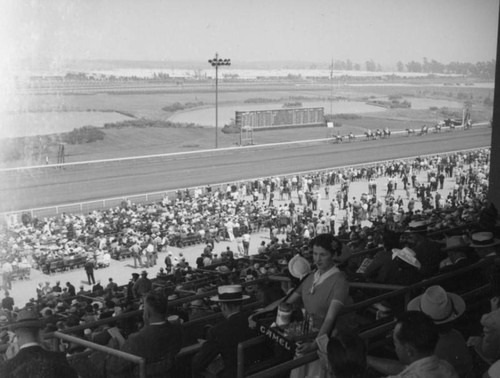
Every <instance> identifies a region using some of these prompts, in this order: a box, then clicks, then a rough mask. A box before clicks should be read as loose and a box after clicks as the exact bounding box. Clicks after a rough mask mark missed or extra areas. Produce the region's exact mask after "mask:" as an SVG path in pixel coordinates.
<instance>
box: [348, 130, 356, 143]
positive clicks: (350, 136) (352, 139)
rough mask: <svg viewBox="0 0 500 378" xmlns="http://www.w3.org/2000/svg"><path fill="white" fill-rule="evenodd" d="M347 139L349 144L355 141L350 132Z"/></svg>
mask: <svg viewBox="0 0 500 378" xmlns="http://www.w3.org/2000/svg"><path fill="white" fill-rule="evenodd" d="M347 137H348V138H349V142H354V141H355V140H356V135H354V134H353V133H352V132H350V133H349V135H348V136H347Z"/></svg>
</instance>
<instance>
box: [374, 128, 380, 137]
mask: <svg viewBox="0 0 500 378" xmlns="http://www.w3.org/2000/svg"><path fill="white" fill-rule="evenodd" d="M375 138H382V130H380V129H377V130H376V131H375Z"/></svg>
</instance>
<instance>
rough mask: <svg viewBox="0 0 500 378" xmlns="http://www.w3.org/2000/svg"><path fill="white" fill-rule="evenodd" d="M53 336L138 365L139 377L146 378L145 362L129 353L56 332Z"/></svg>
mask: <svg viewBox="0 0 500 378" xmlns="http://www.w3.org/2000/svg"><path fill="white" fill-rule="evenodd" d="M53 336H54V337H56V338H58V339H61V340H65V341H68V342H70V343H73V344H77V345H81V346H84V347H85V348H90V349H92V350H96V351H99V352H104V353H107V354H110V355H112V356H115V357H119V358H122V359H124V360H127V361H131V362H133V363H135V364H137V365H139V377H140V378H146V360H145V359H144V358H142V357H139V356H136V355H134V354H130V353H125V352H122V351H121V350H117V349H113V348H110V347H106V346H103V345H99V344H96V343H93V342H90V341H87V340H84V339H80V338H79V337H75V336H71V335H66V334H64V333H62V332H57V331H56V332H54V333H53Z"/></svg>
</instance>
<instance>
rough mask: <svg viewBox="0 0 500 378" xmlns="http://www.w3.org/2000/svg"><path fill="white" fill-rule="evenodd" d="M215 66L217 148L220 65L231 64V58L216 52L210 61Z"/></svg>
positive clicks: (216, 140) (216, 136) (216, 145)
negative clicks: (223, 56)
mask: <svg viewBox="0 0 500 378" xmlns="http://www.w3.org/2000/svg"><path fill="white" fill-rule="evenodd" d="M208 63H210V64H211V65H212V67H215V148H217V147H218V135H217V129H218V123H219V66H230V65H231V59H221V58H219V53H217V52H216V53H215V58H214V59H210V60H209V61H208Z"/></svg>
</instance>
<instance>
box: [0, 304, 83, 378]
mask: <svg viewBox="0 0 500 378" xmlns="http://www.w3.org/2000/svg"><path fill="white" fill-rule="evenodd" d="M43 326H44V324H43V322H42V321H41V320H40V319H38V316H37V314H36V313H35V312H34V311H29V310H21V311H20V312H19V314H18V316H17V321H16V323H14V324H12V325H11V326H10V328H11V330H12V331H13V332H15V334H16V337H17V343H18V346H19V352H18V353H17V354H16V355H15V356H14V357H13V358H11V359H9V360H6V361H3V362H1V363H0V377H12V378H22V377H38V378H59V377H68V378H73V377H74V378H77V377H78V375H77V373H76V372H75V371H74V370H73V369H72V368H71V366H70V365H69V364H68V361H67V360H66V357H65V355H64V353H61V352H51V351H47V350H45V349H44V347H43V346H42V343H41V340H42V339H41V335H40V330H41V329H42V328H43Z"/></svg>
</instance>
